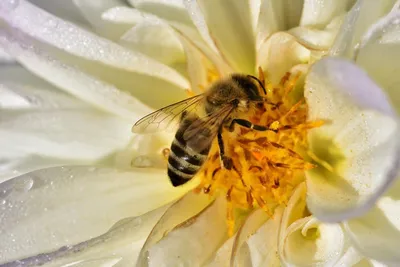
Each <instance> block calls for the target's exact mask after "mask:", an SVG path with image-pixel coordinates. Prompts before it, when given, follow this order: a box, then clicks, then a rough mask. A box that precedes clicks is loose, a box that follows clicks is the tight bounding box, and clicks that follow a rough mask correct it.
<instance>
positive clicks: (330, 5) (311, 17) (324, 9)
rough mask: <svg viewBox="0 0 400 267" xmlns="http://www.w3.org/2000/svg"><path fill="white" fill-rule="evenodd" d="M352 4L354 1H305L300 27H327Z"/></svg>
mask: <svg viewBox="0 0 400 267" xmlns="http://www.w3.org/2000/svg"><path fill="white" fill-rule="evenodd" d="M354 2H355V1H354V0H342V1H330V0H322V1H321V0H305V1H304V6H303V14H302V16H301V20H300V25H301V26H311V25H312V26H314V27H324V26H326V25H328V24H329V23H330V22H331V20H332V19H333V18H334V17H336V16H339V15H342V14H343V13H345V12H346V11H347V10H348V9H349V8H351V6H352V5H353V3H354Z"/></svg>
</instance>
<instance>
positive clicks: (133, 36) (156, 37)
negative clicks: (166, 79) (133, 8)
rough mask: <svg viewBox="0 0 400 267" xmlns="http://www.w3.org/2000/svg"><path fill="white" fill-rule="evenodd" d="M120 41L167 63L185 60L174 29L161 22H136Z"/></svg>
mask: <svg viewBox="0 0 400 267" xmlns="http://www.w3.org/2000/svg"><path fill="white" fill-rule="evenodd" d="M120 43H122V44H123V45H125V46H127V47H128V48H130V49H132V50H135V51H139V52H140V53H143V54H145V55H147V56H149V57H151V58H154V59H156V60H158V61H160V62H162V63H164V64H167V65H171V64H173V63H175V62H184V60H185V55H184V52H183V48H182V45H181V43H180V41H179V39H178V38H177V36H176V35H175V33H174V31H173V30H172V29H171V28H170V27H169V26H167V25H164V24H161V23H154V22H153V23H151V22H141V23H138V24H137V25H135V26H134V27H132V28H131V29H130V30H129V31H127V32H126V33H125V34H124V35H123V36H122V37H121V41H120Z"/></svg>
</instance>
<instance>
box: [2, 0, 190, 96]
mask: <svg viewBox="0 0 400 267" xmlns="http://www.w3.org/2000/svg"><path fill="white" fill-rule="evenodd" d="M0 17H2V18H3V19H4V20H5V21H6V22H7V23H8V24H9V25H10V26H12V27H14V28H18V29H19V30H21V31H22V32H24V33H26V34H28V35H30V36H32V37H34V38H37V39H38V40H41V41H43V42H45V43H49V44H51V45H53V46H55V47H57V48H60V49H61V50H64V51H66V52H68V53H71V54H73V55H75V56H79V57H82V58H85V59H88V60H92V61H96V62H100V63H103V64H106V65H109V66H112V67H115V68H119V69H122V70H127V71H132V72H137V73H142V74H147V75H150V76H154V77H158V78H161V79H164V80H166V81H169V82H171V83H172V84H176V85H178V86H180V87H183V88H187V85H188V82H187V80H186V79H185V78H184V77H182V76H181V75H180V74H179V73H177V72H176V71H174V70H173V69H171V68H169V67H167V66H165V65H163V64H161V63H158V62H156V61H154V60H152V59H150V58H148V57H146V56H144V55H142V54H140V53H135V52H133V51H130V50H128V49H124V48H123V47H121V46H119V45H117V44H115V43H113V42H111V41H108V40H107V39H104V38H101V37H99V36H96V35H94V34H92V33H90V32H88V31H85V30H83V29H81V28H79V27H77V26H75V25H74V24H71V23H68V22H66V21H63V20H61V19H59V18H57V17H55V16H52V15H51V14H49V13H47V12H45V11H43V10H41V9H40V8H37V7H35V6H34V5H32V4H30V3H28V2H26V1H24V0H19V4H18V6H17V7H16V8H14V9H12V10H11V9H10V10H4V11H0ZM66 33H68V34H66Z"/></svg>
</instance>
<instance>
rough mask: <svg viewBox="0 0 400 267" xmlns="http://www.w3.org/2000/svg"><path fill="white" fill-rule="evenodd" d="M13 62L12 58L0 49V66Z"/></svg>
mask: <svg viewBox="0 0 400 267" xmlns="http://www.w3.org/2000/svg"><path fill="white" fill-rule="evenodd" d="M11 62H15V60H14V58H13V57H12V56H11V55H10V54H8V53H7V52H6V51H4V49H3V48H1V47H0V64H4V63H11Z"/></svg>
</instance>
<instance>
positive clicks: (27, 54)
mask: <svg viewBox="0 0 400 267" xmlns="http://www.w3.org/2000/svg"><path fill="white" fill-rule="evenodd" d="M23 42H24V39H23V38H22V40H20V39H15V38H14V37H12V36H10V35H9V34H7V32H1V34H0V46H3V47H4V48H5V49H6V51H7V52H9V53H10V54H12V55H13V56H15V58H16V59H17V60H18V61H19V62H20V63H21V64H22V65H23V66H24V67H25V68H27V69H28V70H30V71H31V72H33V73H35V74H37V75H38V76H39V77H43V78H44V79H46V80H47V81H48V82H50V83H52V84H53V85H56V86H57V87H60V88H62V89H64V90H66V91H68V92H69V93H71V94H73V95H75V96H77V97H78V98H81V99H83V100H85V101H87V102H89V103H91V104H93V105H95V106H97V107H99V108H102V109H105V110H107V111H109V112H112V113H114V114H118V115H120V116H122V117H125V118H127V119H129V120H132V118H135V117H136V118H138V117H140V116H143V114H146V113H147V112H148V111H149V109H148V108H147V107H145V106H144V105H143V104H142V103H140V102H139V101H138V100H136V99H135V98H133V97H132V96H130V95H128V94H126V93H124V92H121V91H119V90H118V89H117V88H115V87H113V86H111V85H108V84H106V83H103V82H101V81H99V80H97V79H95V78H93V77H90V76H88V75H86V74H84V73H82V72H80V71H79V70H77V69H76V68H74V67H72V66H68V65H66V64H63V63H61V62H59V61H57V60H55V59H53V58H51V57H49V56H48V55H46V54H44V53H43V52H42V51H39V50H38V49H35V48H33V47H32V46H27V45H23ZM72 77H73V79H71V78H72Z"/></svg>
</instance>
